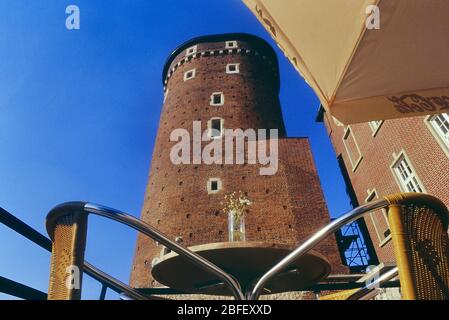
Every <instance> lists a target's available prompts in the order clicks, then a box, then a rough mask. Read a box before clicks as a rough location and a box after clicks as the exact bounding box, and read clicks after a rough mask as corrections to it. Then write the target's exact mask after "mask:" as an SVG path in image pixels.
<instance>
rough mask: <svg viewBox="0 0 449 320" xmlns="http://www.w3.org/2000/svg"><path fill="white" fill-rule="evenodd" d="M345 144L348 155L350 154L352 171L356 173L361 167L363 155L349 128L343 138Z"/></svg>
mask: <svg viewBox="0 0 449 320" xmlns="http://www.w3.org/2000/svg"><path fill="white" fill-rule="evenodd" d="M343 144H344V146H345V149H346V153H347V154H348V157H349V161H350V162H351V165H352V171H353V172H354V171H355V170H356V169H357V167H358V166H359V164H360V162H361V161H362V159H363V156H362V153H361V152H360V148H359V145H358V144H357V141H356V139H355V137H354V134H353V133H352V130H351V127H348V128H347V129H346V131H345V134H344V136H343Z"/></svg>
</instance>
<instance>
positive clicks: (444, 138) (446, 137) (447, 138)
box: [424, 113, 449, 157]
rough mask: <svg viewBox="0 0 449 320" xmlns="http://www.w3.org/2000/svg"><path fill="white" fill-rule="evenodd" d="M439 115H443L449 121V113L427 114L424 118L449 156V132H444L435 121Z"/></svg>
mask: <svg viewBox="0 0 449 320" xmlns="http://www.w3.org/2000/svg"><path fill="white" fill-rule="evenodd" d="M438 117H443V118H444V120H445V121H448V122H449V113H442V114H435V115H430V116H427V117H426V118H425V119H424V122H425V123H426V125H427V127H428V128H429V130H430V132H431V133H432V135H433V136H434V137H435V139H436V140H437V142H438V144H439V145H440V146H441V148H442V149H443V151H444V152H445V153H446V156H448V157H449V132H447V133H446V134H445V133H444V132H443V130H442V129H441V127H440V126H439V125H438V124H437V123H436V122H435V119H436V118H438Z"/></svg>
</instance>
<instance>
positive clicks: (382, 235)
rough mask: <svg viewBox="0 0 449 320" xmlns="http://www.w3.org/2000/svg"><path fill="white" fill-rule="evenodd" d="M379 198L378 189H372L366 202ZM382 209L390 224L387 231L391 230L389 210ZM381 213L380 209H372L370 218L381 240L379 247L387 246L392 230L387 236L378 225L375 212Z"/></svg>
mask: <svg viewBox="0 0 449 320" xmlns="http://www.w3.org/2000/svg"><path fill="white" fill-rule="evenodd" d="M376 199H379V195H378V194H377V191H376V189H372V190H368V196H367V197H366V199H365V203H369V202H371V201H373V200H376ZM380 210H381V211H382V216H383V217H384V219H385V222H386V224H387V226H388V229H387V230H385V231H388V230H390V223H389V222H388V214H387V211H386V210H385V209H380ZM376 213H377V214H379V212H378V211H372V212H370V214H369V215H370V218H371V221H372V223H373V227H374V231H375V232H376V235H377V239H378V240H379V247H383V246H385V245H386V244H387V243H388V242H390V240H391V231H390V234H389V235H388V236H385V233H382V232H381V230H379V227H378V225H377V222H376V219H375V217H374V215H375V214H376Z"/></svg>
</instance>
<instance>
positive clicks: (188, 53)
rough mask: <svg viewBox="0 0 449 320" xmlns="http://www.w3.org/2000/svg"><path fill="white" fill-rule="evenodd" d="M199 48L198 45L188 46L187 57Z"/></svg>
mask: <svg viewBox="0 0 449 320" xmlns="http://www.w3.org/2000/svg"><path fill="white" fill-rule="evenodd" d="M197 50H198V46H193V47H190V48H187V50H186V57H188V56H191V55H193V54H195V53H196V52H197Z"/></svg>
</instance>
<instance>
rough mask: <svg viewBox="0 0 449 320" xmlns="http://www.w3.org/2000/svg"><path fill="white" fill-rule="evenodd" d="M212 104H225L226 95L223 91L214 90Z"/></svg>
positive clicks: (211, 98)
mask: <svg viewBox="0 0 449 320" xmlns="http://www.w3.org/2000/svg"><path fill="white" fill-rule="evenodd" d="M210 105H211V106H222V105H224V95H223V92H214V93H213V94H212V96H211V97H210Z"/></svg>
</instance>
